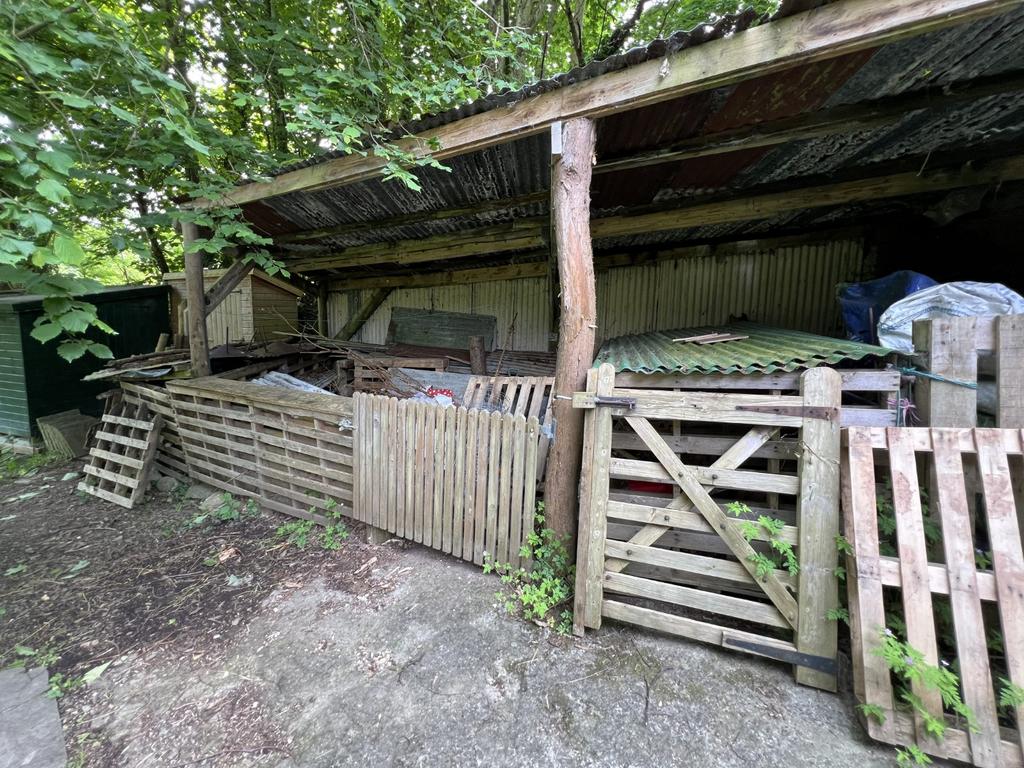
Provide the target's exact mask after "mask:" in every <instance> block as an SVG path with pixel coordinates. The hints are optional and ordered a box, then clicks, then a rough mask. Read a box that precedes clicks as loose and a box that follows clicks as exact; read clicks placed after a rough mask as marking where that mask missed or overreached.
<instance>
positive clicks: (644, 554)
mask: <svg viewBox="0 0 1024 768" xmlns="http://www.w3.org/2000/svg"><path fill="white" fill-rule="evenodd" d="M614 380H615V373H614V370H613V368H612V367H611V366H609V365H603V366H601V368H600V369H598V370H597V371H591V376H590V380H589V382H588V389H587V392H584V393H577V394H576V396H575V397H574V405H575V406H576V407H578V408H585V409H589V410H588V414H587V418H586V435H585V441H584V457H583V475H582V477H581V487H580V497H581V510H580V535H579V551H578V554H577V582H576V597H575V611H574V615H575V622H576V631H577V632H578V633H582V631H583V627H589V628H595V629H596V628H598V627H600V625H601V619H602V617H607V618H611V619H616V620H618V621H623V622H628V623H631V624H637V625H640V626H644V627H648V628H650V629H655V630H659V631H662V632H667V633H670V634H674V635H679V636H682V637H687V638H691V639H695V640H700V641H703V642H708V643H712V644H715V645H721V646H724V647H728V648H733V649H736V650H742V651H746V652H748V653H753V654H757V655H760V656H766V657H769V658H773V659H777V660H780V661H784V662H788V663H792V664H794V665H795V666H796V667H797V680H798V681H800V682H802V683H805V684H808V685H813V686H816V687H820V688H825V689H829V690H835V686H836V681H835V657H836V637H837V632H836V625H835V622H834V621H831V620H829V619H828V618H827V616H826V615H827V614H828V612H829V611H830V610H832V609H834V608H836V607H837V605H838V584H837V579H836V576H835V568H836V564H837V551H836V543H835V537H836V535H837V534H838V532H839V434H840V433H839V429H840V427H839V421H840V388H841V382H840V376H839V374H838V373H836V372H835V371H833V370H830V369H827V368H821V369H812V370H810V371H807V372H806V373H805V374H804V375H803V377H802V379H801V394H800V396H781V395H749V394H732V393H728V394H723V393H719V392H714V393H712V392H690V391H688V392H666V391H663V390H660V391H659V390H642V389H622V388H616V387H615V385H614ZM730 432H731V433H732V435H733V437H734V439H733V441H732V442H731V445H728V447H727V448H726V449H724V450H723V451H722V452H721V453H720V455H719V456H718V458H717V459H716V460H714V461H713V462H712V463H710V464H709V465H702V464H701V463H699V461H698V459H697V458H696V456H694V455H693V454H692V453H690V449H689V447H688V445H689V444H690V443H691V441H692V438H693V437H695V436H698V437H699V436H705V435H706V436H709V437H710V436H711V434H712V433H714V436H715V439H717V440H718V441H719V443H720V442H721V436H722V434H723V433H725V434H728V433H730ZM691 457H692V458H691ZM769 462H771V463H769ZM754 464H759V465H760V466H752V465H754ZM654 484H660V485H654ZM773 551H774V552H775V553H777V554H779V555H782V556H784V555H786V553H788V554H789V555H790V556H791V558H792V559H791V560H790V566H789V568H788V569H782V568H777V567H773V566H772V565H771V564H770V561H769V560H768V557H769V556H770V555H771V553H772V552H773ZM694 612H696V613H697V614H699V616H695V615H694Z"/></svg>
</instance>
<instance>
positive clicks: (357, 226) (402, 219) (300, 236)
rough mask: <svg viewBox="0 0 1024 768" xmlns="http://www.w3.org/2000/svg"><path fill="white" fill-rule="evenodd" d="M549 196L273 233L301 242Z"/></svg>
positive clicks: (499, 208)
mask: <svg viewBox="0 0 1024 768" xmlns="http://www.w3.org/2000/svg"><path fill="white" fill-rule="evenodd" d="M547 199H548V193H547V191H544V192H534V193H532V194H529V195H519V196H518V197H507V198H503V199H501V200H484V201H482V202H479V203H473V204H472V205H463V206H459V207H456V208H443V209H441V210H435V211H418V212H416V213H407V214H403V215H401V216H391V217H389V218H386V219H375V220H374V221H358V222H354V223H349V224H339V225H338V226H336V227H323V228H322V229H310V230H306V231H303V232H292V233H290V234H287V235H277V236H275V237H274V242H276V243H301V242H309V241H310V240H319V239H321V238H324V237H337V236H339V235H350V234H353V233H356V232H363V231H364V230H366V228H367V227H373V228H374V229H385V228H388V227H401V226H405V225H407V224H421V223H423V222H425V221H443V220H444V219H457V218H459V217H460V216H473V215H475V214H480V213H493V212H494V211H504V210H508V209H510V208H518V207H520V206H524V205H530V204H531V203H541V202H545V201H546V200H547Z"/></svg>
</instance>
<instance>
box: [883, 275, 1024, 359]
mask: <svg viewBox="0 0 1024 768" xmlns="http://www.w3.org/2000/svg"><path fill="white" fill-rule="evenodd" d="M1020 314H1024V297H1022V296H1021V295H1020V294H1019V293H1017V292H1016V291H1011V290H1010V289H1009V288H1007V287H1006V286H1005V285H1002V284H1001V283H974V282H969V281H964V282H958V283H943V284H941V285H935V286H932V287H931V288H925V289H924V290H923V291H918V292H917V293H912V294H910V295H909V296H907V297H906V298H905V299H900V300H899V301H897V302H896V303H895V304H893V305H892V306H891V307H889V308H888V309H887V310H885V312H883V313H882V316H881V317H880V318H879V319H878V343H879V344H881V345H882V346H883V347H888V348H889V349H893V350H896V351H897V352H903V353H904V354H908V355H909V354H911V353H912V352H913V351H914V342H913V340H912V338H911V334H912V332H913V329H914V321H915V320H926V319H929V318H933V317H993V316H995V315H1020Z"/></svg>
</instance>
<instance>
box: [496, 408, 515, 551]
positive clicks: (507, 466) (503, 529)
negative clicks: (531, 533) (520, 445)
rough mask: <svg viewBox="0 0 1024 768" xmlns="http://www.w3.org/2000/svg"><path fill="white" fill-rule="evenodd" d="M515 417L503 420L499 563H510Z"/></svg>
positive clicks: (498, 539) (499, 496) (503, 417)
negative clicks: (509, 538) (509, 540)
mask: <svg viewBox="0 0 1024 768" xmlns="http://www.w3.org/2000/svg"><path fill="white" fill-rule="evenodd" d="M513 419H514V417H513V416H512V414H510V413H506V414H505V415H504V416H502V418H501V460H500V465H499V471H498V518H497V526H496V527H495V546H494V552H495V555H494V556H495V558H496V559H497V561H498V562H499V563H507V562H508V561H509V559H508V558H509V551H508V536H509V524H510V520H509V518H510V516H511V513H512V440H513V430H514V428H515V427H514V421H513Z"/></svg>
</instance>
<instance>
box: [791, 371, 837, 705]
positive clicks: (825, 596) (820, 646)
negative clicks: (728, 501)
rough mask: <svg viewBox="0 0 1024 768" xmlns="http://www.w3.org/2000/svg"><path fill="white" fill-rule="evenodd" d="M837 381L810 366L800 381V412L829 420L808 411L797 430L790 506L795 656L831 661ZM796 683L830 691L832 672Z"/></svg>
mask: <svg viewBox="0 0 1024 768" xmlns="http://www.w3.org/2000/svg"><path fill="white" fill-rule="evenodd" d="M841 389H842V379H841V377H840V375H839V373H838V372H837V371H834V370H832V369H831V368H812V369H811V370H809V371H807V372H806V373H804V374H803V376H801V378H800V394H801V396H802V397H803V400H804V408H815V409H829V411H828V413H830V414H831V415H832V416H831V418H821V414H817V413H808V414H806V415H805V416H804V418H803V425H802V427H801V430H800V442H801V454H800V470H799V474H800V494H799V496H798V497H797V503H796V524H797V529H798V536H799V550H798V554H799V556H800V573H799V576H798V584H797V595H798V598H799V599H798V602H799V605H800V620H799V625H798V629H797V638H796V646H797V650H798V651H800V652H801V653H806V654H810V655H812V656H818V657H822V658H825V659H833V660H834V659H835V658H836V653H837V641H838V627H837V626H836V622H835V621H834V620H830V619H829V618H827V614H828V612H829V611H831V610H833V609H835V608H838V607H839V580H838V579H837V578H836V574H835V569H836V565H837V564H838V554H837V552H838V550H837V549H836V541H835V539H836V535H838V533H839V440H840V417H839V413H840V406H841V402H842V401H841ZM796 680H797V682H798V683H802V684H803V685H810V686H813V687H815V688H821V689H823V690H827V691H835V690H836V674H835V671H834V670H833V671H831V672H826V671H822V670H820V669H811V668H809V667H797V668H796Z"/></svg>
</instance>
